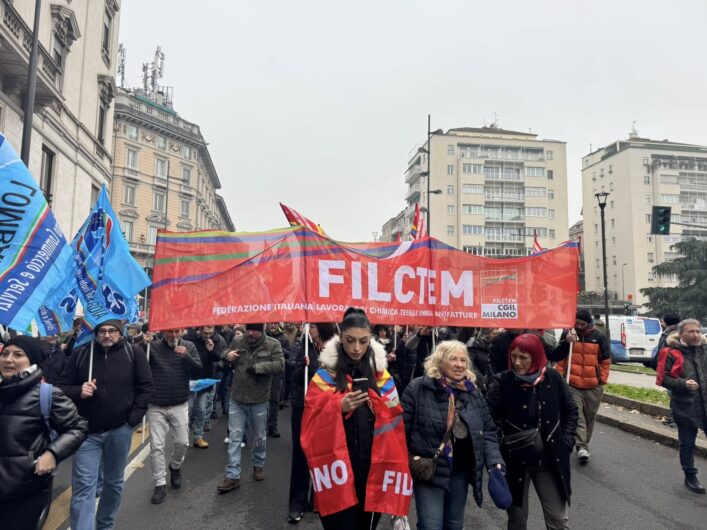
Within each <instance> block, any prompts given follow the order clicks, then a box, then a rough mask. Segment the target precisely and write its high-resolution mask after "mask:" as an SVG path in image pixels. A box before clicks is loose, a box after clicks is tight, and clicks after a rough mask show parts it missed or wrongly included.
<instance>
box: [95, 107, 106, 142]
mask: <svg viewBox="0 0 707 530" xmlns="http://www.w3.org/2000/svg"><path fill="white" fill-rule="evenodd" d="M107 114H108V108H107V107H106V106H105V105H104V104H103V103H101V104H100V105H98V128H97V130H96V138H98V141H99V142H100V143H102V144H104V143H105V142H106V118H107Z"/></svg>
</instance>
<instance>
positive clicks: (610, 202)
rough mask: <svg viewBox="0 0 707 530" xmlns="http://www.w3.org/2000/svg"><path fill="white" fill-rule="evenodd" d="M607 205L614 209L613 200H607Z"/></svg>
mask: <svg viewBox="0 0 707 530" xmlns="http://www.w3.org/2000/svg"><path fill="white" fill-rule="evenodd" d="M609 206H611V209H612V210H613V209H614V201H609Z"/></svg>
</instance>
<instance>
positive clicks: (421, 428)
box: [402, 375, 503, 506]
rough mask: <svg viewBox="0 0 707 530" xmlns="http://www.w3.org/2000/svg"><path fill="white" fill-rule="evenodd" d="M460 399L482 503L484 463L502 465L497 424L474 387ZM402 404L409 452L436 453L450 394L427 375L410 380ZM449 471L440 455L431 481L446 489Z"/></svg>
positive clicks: (477, 495)
mask: <svg viewBox="0 0 707 530" xmlns="http://www.w3.org/2000/svg"><path fill="white" fill-rule="evenodd" d="M457 399H458V401H457V403H458V404H457V407H458V408H459V407H460V406H461V409H460V416H461V419H462V420H463V421H464V423H465V424H466V425H467V427H468V428H469V432H470V434H471V441H472V444H473V446H474V460H475V462H476V469H474V470H471V471H472V475H473V481H472V482H471V485H472V487H473V489H474V499H475V500H476V503H477V504H478V505H479V506H481V501H482V500H483V493H482V488H481V481H482V477H483V473H484V466H485V467H486V468H487V469H488V468H490V467H493V466H495V465H496V464H503V458H502V457H501V452H500V451H499V448H498V434H497V430H496V425H495V424H494V422H493V419H492V418H491V415H490V414H489V410H488V407H487V406H486V401H485V400H484V397H483V396H482V395H481V392H479V390H477V389H476V388H475V389H474V390H473V391H472V392H460V393H459V397H458V398H457ZM402 404H403V417H404V420H405V435H406V437H407V443H408V452H409V453H410V454H412V455H418V456H423V457H428V458H429V457H432V456H434V453H435V451H436V450H437V448H438V447H439V445H440V443H441V442H442V438H443V436H444V433H445V432H446V430H447V412H448V410H449V409H448V406H449V399H448V397H447V393H446V392H445V391H444V389H442V388H440V387H438V386H437V385H435V382H434V379H432V378H430V377H429V376H427V375H425V376H422V377H418V378H417V379H413V380H412V381H411V382H410V384H409V385H408V386H407V388H406V389H405V393H404V394H403V399H402ZM450 474H451V473H450V469H449V463H448V462H447V459H446V458H445V457H444V456H442V457H440V458H439V459H438V460H437V468H436V470H435V476H434V478H433V479H432V484H433V485H434V486H437V487H439V488H443V489H447V488H448V486H449V477H450Z"/></svg>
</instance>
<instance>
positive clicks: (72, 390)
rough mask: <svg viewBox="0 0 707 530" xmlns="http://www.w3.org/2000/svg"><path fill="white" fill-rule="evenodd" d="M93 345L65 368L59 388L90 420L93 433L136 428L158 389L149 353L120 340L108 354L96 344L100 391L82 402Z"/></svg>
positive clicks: (95, 371)
mask: <svg viewBox="0 0 707 530" xmlns="http://www.w3.org/2000/svg"><path fill="white" fill-rule="evenodd" d="M90 357H91V345H90V344H87V345H86V346H83V347H81V348H77V349H75V350H74V353H72V354H71V357H70V358H69V360H68V361H66V364H65V365H64V371H63V372H62V374H61V378H60V379H59V383H58V386H59V388H61V389H62V390H63V391H64V393H66V395H67V396H69V397H70V398H71V399H72V400H73V401H74V403H75V404H76V406H77V408H78V409H79V414H81V416H83V417H84V418H86V419H87V420H88V430H89V432H91V433H102V432H106V431H110V430H113V429H117V428H118V427H120V426H121V425H123V424H125V423H127V424H128V425H130V426H131V427H134V426H135V425H137V424H138V423H140V421H141V420H142V417H143V416H144V415H145V412H146V411H147V404H148V403H149V401H150V395H151V394H152V391H153V389H154V385H153V382H152V373H151V372H150V366H149V364H148V363H147V357H146V356H145V352H144V351H143V350H142V348H141V347H139V346H133V345H126V344H125V342H124V341H123V340H122V338H121V340H120V342H118V343H117V344H114V345H113V346H111V347H110V348H109V349H108V351H105V350H104V349H103V346H101V345H100V343H98V342H94V352H93V376H92V378H93V379H95V380H96V391H95V392H94V394H93V396H92V397H90V398H87V399H82V398H81V386H82V385H83V384H84V383H86V382H87V381H88V380H89V378H88V368H89V363H90Z"/></svg>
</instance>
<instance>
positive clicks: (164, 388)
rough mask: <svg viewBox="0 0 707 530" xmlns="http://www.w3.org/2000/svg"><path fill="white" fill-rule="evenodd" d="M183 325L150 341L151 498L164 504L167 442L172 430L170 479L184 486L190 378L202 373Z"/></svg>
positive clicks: (148, 411) (195, 351) (194, 348)
mask: <svg viewBox="0 0 707 530" xmlns="http://www.w3.org/2000/svg"><path fill="white" fill-rule="evenodd" d="M183 333H184V330H182V329H167V330H163V331H162V338H161V339H158V340H155V341H154V342H152V344H151V345H150V368H151V369H152V377H153V379H154V381H155V392H154V393H153V394H152V397H151V398H150V406H149V408H148V409H147V423H148V425H149V426H150V463H151V465H152V478H153V480H154V481H155V491H154V492H153V494H152V498H151V499H150V502H152V504H160V503H161V502H163V501H164V499H165V496H166V495H167V470H166V469H165V453H164V445H165V439H166V438H167V435H168V434H170V433H171V435H172V439H173V440H174V444H173V447H172V455H171V456H170V462H169V474H170V483H171V485H172V487H173V488H175V489H177V488H180V487H181V486H182V472H181V467H182V463H183V462H184V457H185V456H186V453H187V445H188V444H189V404H188V403H189V393H190V392H189V380H190V379H196V378H198V377H199V376H200V375H201V360H200V359H199V353H198V352H197V350H196V347H195V346H194V345H193V344H192V343H191V342H189V341H186V340H182V334H183Z"/></svg>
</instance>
